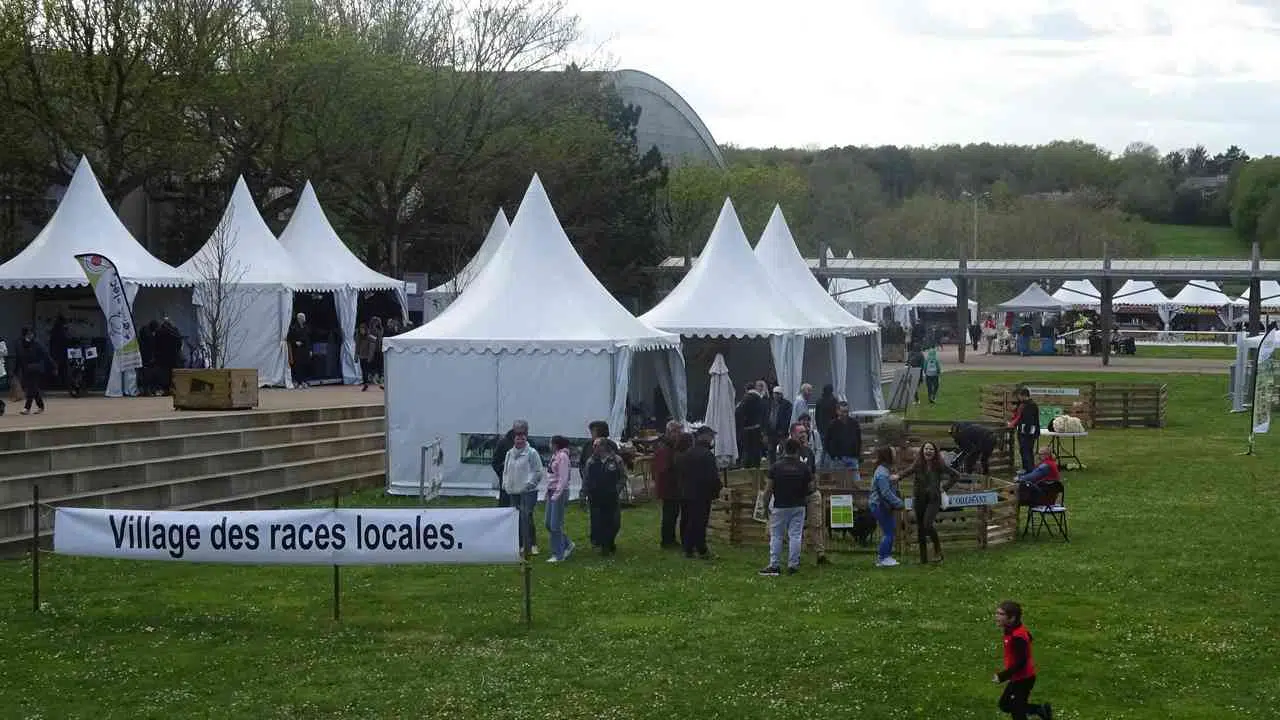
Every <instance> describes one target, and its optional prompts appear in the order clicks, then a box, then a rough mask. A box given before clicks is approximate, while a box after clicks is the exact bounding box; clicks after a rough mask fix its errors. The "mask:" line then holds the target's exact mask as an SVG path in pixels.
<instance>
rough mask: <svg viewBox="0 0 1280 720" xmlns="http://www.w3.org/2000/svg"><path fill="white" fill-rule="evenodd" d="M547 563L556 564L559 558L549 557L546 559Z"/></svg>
mask: <svg viewBox="0 0 1280 720" xmlns="http://www.w3.org/2000/svg"><path fill="white" fill-rule="evenodd" d="M547 562H549V563H558V562H560V558H557V557H549V558H547Z"/></svg>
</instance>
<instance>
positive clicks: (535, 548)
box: [529, 545, 538, 555]
mask: <svg viewBox="0 0 1280 720" xmlns="http://www.w3.org/2000/svg"><path fill="white" fill-rule="evenodd" d="M529 554H530V555H537V554H538V546H537V545H534V546H533V547H531V548H529Z"/></svg>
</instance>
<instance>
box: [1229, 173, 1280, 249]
mask: <svg viewBox="0 0 1280 720" xmlns="http://www.w3.org/2000/svg"><path fill="white" fill-rule="evenodd" d="M1276 187H1280V157H1266V158H1262V159H1260V160H1252V161H1250V162H1247V163H1244V164H1243V165H1242V166H1241V168H1240V172H1239V176H1238V178H1237V179H1236V181H1235V183H1234V188H1233V189H1232V193H1231V226H1232V227H1233V228H1235V231H1236V234H1237V235H1239V236H1240V238H1241V239H1242V240H1245V241H1247V242H1251V241H1253V240H1257V239H1259V238H1258V220H1259V219H1260V218H1261V217H1262V214H1263V213H1264V212H1265V211H1266V209H1267V204H1268V203H1269V202H1270V200H1271V191H1272V190H1273V189H1275V188H1276Z"/></svg>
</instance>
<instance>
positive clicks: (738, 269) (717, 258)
mask: <svg viewBox="0 0 1280 720" xmlns="http://www.w3.org/2000/svg"><path fill="white" fill-rule="evenodd" d="M640 319H641V320H643V321H645V322H646V323H649V324H650V325H652V326H653V327H656V328H659V329H661V330H666V331H669V332H673V333H679V334H680V335H681V337H683V338H684V349H685V362H686V365H687V367H688V370H689V376H688V391H689V392H688V404H689V407H690V409H691V411H692V412H693V415H695V416H697V417H702V416H703V414H704V413H705V407H704V405H705V398H706V397H707V395H708V392H709V391H710V376H709V375H708V373H709V371H710V368H711V363H712V360H713V359H714V358H715V355H716V353H721V354H723V355H724V357H725V361H726V362H727V363H728V365H729V370H730V372H731V373H732V375H733V376H734V377H735V378H737V379H738V381H739V382H740V383H745V382H746V381H747V380H750V379H756V378H763V377H766V376H768V375H769V374H770V371H772V372H773V373H776V377H777V379H778V384H779V385H780V386H781V387H782V389H783V391H784V392H785V393H787V395H788V396H791V395H794V394H795V393H796V392H797V391H798V389H799V386H800V383H801V382H802V374H803V371H804V348H805V339H806V338H809V337H826V336H830V335H832V334H834V333H835V332H836V328H837V326H836V325H834V324H832V323H830V322H825V321H821V320H817V319H812V318H810V317H808V316H807V315H806V314H805V313H804V311H802V310H801V309H800V308H798V307H796V305H795V303H794V302H793V301H792V299H791V298H790V297H788V296H787V294H786V293H785V292H783V290H782V289H781V288H780V287H779V286H778V285H777V284H776V282H775V280H774V278H772V277H771V275H770V273H769V272H768V271H767V270H765V268H764V266H763V265H761V264H760V261H759V260H758V259H757V258H756V256H755V253H753V252H752V250H751V244H750V243H749V242H748V241H747V236H746V233H744V232H743V231H742V224H741V223H740V222H739V221H738V215H737V213H736V212H734V209H733V203H732V202H731V201H730V200H728V199H726V200H725V201H724V205H723V206H722V207H721V208H720V216H719V218H718V219H717V220H716V224H715V227H714V228H713V229H712V230H711V237H710V238H709V239H708V240H707V244H706V247H704V248H703V250H702V253H701V254H700V255H699V256H698V261H697V262H695V263H694V264H693V267H692V268H690V269H689V272H688V273H687V274H686V275H685V276H684V278H682V279H681V280H680V283H679V284H678V285H676V287H675V288H674V289H673V290H672V291H671V292H670V293H669V294H668V295H667V296H666V297H665V298H663V299H662V301H661V302H659V303H658V304H657V305H656V306H654V307H653V309H651V310H649V312H647V313H645V314H643V315H641V316H640Z"/></svg>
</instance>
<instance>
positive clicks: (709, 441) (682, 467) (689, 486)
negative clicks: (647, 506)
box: [676, 425, 721, 560]
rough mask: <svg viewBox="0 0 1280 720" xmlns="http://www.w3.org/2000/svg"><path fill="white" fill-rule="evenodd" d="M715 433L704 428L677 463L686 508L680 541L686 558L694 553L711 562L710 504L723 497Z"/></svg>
mask: <svg viewBox="0 0 1280 720" xmlns="http://www.w3.org/2000/svg"><path fill="white" fill-rule="evenodd" d="M715 439H716V431H715V430H712V429H711V428H709V427H707V426H706V425H703V426H702V427H700V428H698V429H697V431H696V432H694V434H693V447H691V448H689V451H688V452H685V453H683V454H681V455H680V457H679V458H678V459H677V460H676V466H677V472H678V473H679V476H680V490H681V493H682V495H683V499H684V507H683V509H682V510H681V513H680V519H681V521H682V522H681V528H680V541H681V542H682V543H683V545H684V555H685V557H687V558H692V557H693V556H694V553H695V552H696V553H697V554H698V557H700V558H702V559H703V560H710V559H711V551H710V550H709V549H708V548H707V523H708V522H709V521H710V520H711V503H712V501H714V500H715V499H716V497H717V496H718V495H719V494H720V487H721V486H720V468H719V467H718V466H717V465H716V456H715V453H713V452H712V450H711V448H712V447H713V446H714V445H715Z"/></svg>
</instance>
